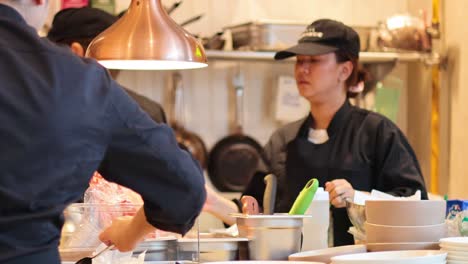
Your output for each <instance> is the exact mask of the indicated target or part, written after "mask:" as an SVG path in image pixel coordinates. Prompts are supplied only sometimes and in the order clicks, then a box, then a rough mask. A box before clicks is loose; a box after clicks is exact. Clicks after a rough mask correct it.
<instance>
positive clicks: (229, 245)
mask: <svg viewBox="0 0 468 264" xmlns="http://www.w3.org/2000/svg"><path fill="white" fill-rule="evenodd" d="M247 241H248V239H246V238H200V243H199V244H198V239H196V238H180V239H179V240H178V241H177V248H178V258H177V259H178V260H188V261H192V260H194V261H195V260H196V259H197V251H198V246H200V262H209V261H229V260H238V259H239V249H240V248H242V247H244V248H246V244H247Z"/></svg>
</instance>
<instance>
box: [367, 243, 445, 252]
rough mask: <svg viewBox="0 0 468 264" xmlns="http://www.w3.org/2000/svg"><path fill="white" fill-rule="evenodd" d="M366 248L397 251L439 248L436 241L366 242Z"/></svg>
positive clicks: (375, 250) (374, 250)
mask: <svg viewBox="0 0 468 264" xmlns="http://www.w3.org/2000/svg"><path fill="white" fill-rule="evenodd" d="M367 250H368V251H370V252H377V251H397V250H439V243H437V242H408V243H367Z"/></svg>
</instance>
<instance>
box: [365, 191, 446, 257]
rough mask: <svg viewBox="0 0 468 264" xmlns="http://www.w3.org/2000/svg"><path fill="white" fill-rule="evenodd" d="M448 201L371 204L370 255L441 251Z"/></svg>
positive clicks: (368, 226)
mask: <svg viewBox="0 0 468 264" xmlns="http://www.w3.org/2000/svg"><path fill="white" fill-rule="evenodd" d="M445 208H446V202H445V201H435V200H434V201H433V200H421V201H410V200H368V201H366V218H367V222H366V223H365V230H366V236H367V249H368V250H369V251H390V250H423V249H439V240H440V239H441V238H444V237H445V236H446V233H447V227H446V225H445Z"/></svg>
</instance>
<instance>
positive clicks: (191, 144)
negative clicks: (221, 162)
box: [171, 73, 208, 168]
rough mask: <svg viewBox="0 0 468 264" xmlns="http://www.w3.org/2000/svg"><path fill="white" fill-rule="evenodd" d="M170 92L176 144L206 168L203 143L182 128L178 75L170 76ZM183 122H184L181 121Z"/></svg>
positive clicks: (205, 152) (181, 97)
mask: <svg viewBox="0 0 468 264" xmlns="http://www.w3.org/2000/svg"><path fill="white" fill-rule="evenodd" d="M172 82H173V85H172V91H171V115H172V118H171V119H172V120H171V127H172V129H174V132H175V135H176V139H177V142H178V143H179V144H180V145H181V146H182V147H183V148H185V149H186V150H188V151H189V152H190V153H191V154H192V155H193V157H194V158H195V159H196V160H198V162H200V165H201V167H202V168H206V159H207V156H208V151H207V149H206V146H205V143H204V142H203V140H202V139H201V138H200V136H198V135H197V134H196V133H193V132H191V131H189V130H187V129H185V127H184V121H185V119H184V116H185V115H184V111H183V107H184V101H183V98H184V97H183V82H182V76H181V75H180V74H179V73H174V74H173V75H172ZM182 120H184V121H182Z"/></svg>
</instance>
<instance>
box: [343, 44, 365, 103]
mask: <svg viewBox="0 0 468 264" xmlns="http://www.w3.org/2000/svg"><path fill="white" fill-rule="evenodd" d="M335 56H336V62H338V63H340V62H345V61H351V63H352V64H353V71H352V72H351V75H349V77H348V79H347V80H346V88H349V87H351V86H355V85H357V84H358V83H359V82H361V81H362V82H365V81H367V80H368V79H369V73H368V72H367V71H366V70H364V69H363V68H362V66H361V65H360V64H359V58H357V57H353V56H352V55H351V54H350V53H349V52H347V51H346V50H341V49H339V50H337V51H335ZM358 94H359V93H355V92H350V91H347V96H348V98H353V97H356V96H357V95H358Z"/></svg>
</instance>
